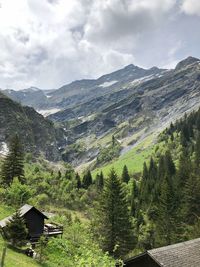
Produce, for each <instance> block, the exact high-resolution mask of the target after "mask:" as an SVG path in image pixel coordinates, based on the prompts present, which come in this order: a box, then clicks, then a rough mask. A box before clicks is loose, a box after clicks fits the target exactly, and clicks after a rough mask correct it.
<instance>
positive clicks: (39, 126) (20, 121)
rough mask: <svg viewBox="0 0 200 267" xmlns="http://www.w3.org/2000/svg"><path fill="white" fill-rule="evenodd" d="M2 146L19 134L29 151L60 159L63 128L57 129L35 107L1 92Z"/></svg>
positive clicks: (0, 139)
mask: <svg viewBox="0 0 200 267" xmlns="http://www.w3.org/2000/svg"><path fill="white" fill-rule="evenodd" d="M0 107H1V108H0V146H1V145H2V144H4V143H8V142H9V138H10V137H11V136H13V135H14V134H18V135H19V136H20V138H21V140H22V142H23V144H24V147H25V150H26V151H27V152H33V153H34V154H37V155H39V154H43V155H44V157H45V158H47V159H49V160H52V161H54V160H55V161H56V160H59V159H60V153H59V147H60V146H62V145H64V144H65V139H64V132H63V130H59V129H56V128H55V127H54V125H53V123H52V122H50V121H49V120H47V119H44V118H43V116H42V115H40V114H38V113H37V112H36V111H35V110H34V109H33V108H30V107H23V106H21V105H20V104H18V103H16V102H14V101H13V100H11V99H9V98H8V97H6V96H5V95H3V94H2V93H0Z"/></svg>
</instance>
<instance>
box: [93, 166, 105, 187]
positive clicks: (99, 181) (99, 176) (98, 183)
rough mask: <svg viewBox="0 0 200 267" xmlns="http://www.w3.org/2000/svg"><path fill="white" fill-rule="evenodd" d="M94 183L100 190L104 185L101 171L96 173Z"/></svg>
mask: <svg viewBox="0 0 200 267" xmlns="http://www.w3.org/2000/svg"><path fill="white" fill-rule="evenodd" d="M95 184H96V187H97V189H98V190H102V189H103V186H104V177H103V173H102V171H101V173H100V174H97V175H96V179H95Z"/></svg>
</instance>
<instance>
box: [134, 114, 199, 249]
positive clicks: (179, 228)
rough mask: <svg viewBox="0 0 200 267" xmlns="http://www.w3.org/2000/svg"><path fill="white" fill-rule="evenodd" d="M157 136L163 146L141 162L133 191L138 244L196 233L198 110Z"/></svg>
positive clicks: (156, 243)
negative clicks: (142, 234)
mask: <svg viewBox="0 0 200 267" xmlns="http://www.w3.org/2000/svg"><path fill="white" fill-rule="evenodd" d="M160 140H162V142H164V144H165V145H164V149H163V148H162V151H159V148H158V150H157V151H156V153H155V155H154V157H152V158H151V159H150V162H148V163H147V164H146V163H144V168H143V174H142V178H141V180H140V181H139V182H138V183H137V188H138V191H137V192H138V194H135V206H134V210H133V215H134V216H135V217H136V218H137V222H138V237H139V242H138V246H139V247H143V248H145V249H149V248H153V247H157V246H162V245H168V244H173V243H176V242H180V241H183V240H187V239H189V238H195V237H198V236H199V227H198V226H199V216H200V208H199V207H200V193H199V192H200V180H199V166H200V110H198V111H196V112H192V113H191V114H190V115H188V116H187V115H185V116H184V118H182V119H180V120H178V121H177V122H176V123H174V124H173V123H171V125H170V127H169V128H168V129H166V130H165V131H164V132H163V133H162V134H161V135H160ZM141 229H143V230H144V229H145V230H146V231H145V232H146V235H145V236H143V238H141V235H140V231H141ZM143 233H144V232H143Z"/></svg>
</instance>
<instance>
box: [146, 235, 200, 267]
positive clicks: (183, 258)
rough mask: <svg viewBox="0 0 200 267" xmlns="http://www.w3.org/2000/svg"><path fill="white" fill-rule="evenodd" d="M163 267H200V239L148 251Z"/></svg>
mask: <svg viewBox="0 0 200 267" xmlns="http://www.w3.org/2000/svg"><path fill="white" fill-rule="evenodd" d="M147 253H148V254H149V255H150V256H151V257H152V258H153V259H155V261H156V262H157V263H158V264H160V266H163V267H200V238H197V239H194V240H190V241H186V242H182V243H178V244H175V245H170V246H166V247H161V248H156V249H152V250H149V251H147Z"/></svg>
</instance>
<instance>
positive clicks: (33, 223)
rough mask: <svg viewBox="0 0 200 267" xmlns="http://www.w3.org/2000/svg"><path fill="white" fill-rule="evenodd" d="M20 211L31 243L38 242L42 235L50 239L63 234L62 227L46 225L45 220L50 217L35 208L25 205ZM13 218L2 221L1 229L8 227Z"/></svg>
mask: <svg viewBox="0 0 200 267" xmlns="http://www.w3.org/2000/svg"><path fill="white" fill-rule="evenodd" d="M19 211H20V215H21V217H23V218H24V220H25V223H26V227H27V229H28V239H29V240H30V241H32V242H34V241H37V240H38V239H39V238H40V236H42V235H46V236H47V237H49V236H56V235H62V234H63V227H62V226H59V225H57V224H45V220H47V219H48V217H47V216H46V215H45V214H44V213H43V212H41V211H40V210H38V209H36V208H35V207H33V206H31V205H28V204H25V205H24V206H22V207H21V208H20V209H19ZM12 216H13V215H11V216H9V217H6V218H5V219H3V220H1V221H0V227H1V228H2V229H3V228H4V227H5V226H6V225H7V223H8V222H9V220H11V219H12Z"/></svg>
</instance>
